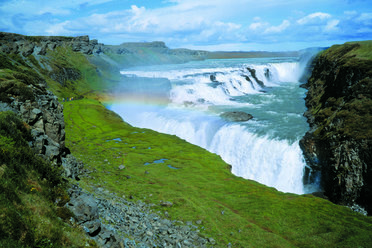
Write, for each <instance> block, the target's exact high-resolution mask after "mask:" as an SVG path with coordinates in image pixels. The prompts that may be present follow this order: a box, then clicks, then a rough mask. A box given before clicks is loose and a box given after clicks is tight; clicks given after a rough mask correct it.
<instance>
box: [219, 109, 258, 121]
mask: <svg viewBox="0 0 372 248" xmlns="http://www.w3.org/2000/svg"><path fill="white" fill-rule="evenodd" d="M220 116H221V117H222V118H223V119H225V120H227V121H232V122H240V121H249V120H250V119H252V118H253V116H252V115H251V114H248V113H245V112H242V111H232V112H224V113H222V114H221V115H220Z"/></svg>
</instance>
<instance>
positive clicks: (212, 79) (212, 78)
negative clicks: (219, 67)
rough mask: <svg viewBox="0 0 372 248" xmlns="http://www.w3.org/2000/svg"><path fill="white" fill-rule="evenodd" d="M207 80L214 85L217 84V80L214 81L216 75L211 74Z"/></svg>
mask: <svg viewBox="0 0 372 248" xmlns="http://www.w3.org/2000/svg"><path fill="white" fill-rule="evenodd" d="M209 79H210V80H211V81H212V82H214V83H216V82H218V81H217V79H216V75H213V74H211V75H210V76H209Z"/></svg>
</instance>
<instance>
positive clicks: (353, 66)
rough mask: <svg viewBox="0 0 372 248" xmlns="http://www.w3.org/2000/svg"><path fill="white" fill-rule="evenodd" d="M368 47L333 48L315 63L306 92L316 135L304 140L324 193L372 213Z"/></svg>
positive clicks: (371, 96)
mask: <svg viewBox="0 0 372 248" xmlns="http://www.w3.org/2000/svg"><path fill="white" fill-rule="evenodd" d="M366 50H368V46H367V42H360V43H346V44H344V45H341V46H332V47H331V48H329V49H328V50H326V51H325V52H323V53H322V54H321V55H320V56H318V57H317V58H316V63H315V66H314V69H313V72H312V76H311V77H310V79H309V81H308V83H307V84H305V87H306V88H307V89H308V92H307V96H306V99H305V100H306V106H307V108H308V110H307V111H306V113H305V116H306V117H307V119H308V122H309V124H310V128H311V130H310V131H309V132H307V133H306V135H305V136H304V137H303V139H302V140H301V141H300V145H301V148H302V149H303V152H304V155H305V158H306V160H307V163H308V164H309V166H310V167H311V170H312V173H311V176H310V177H309V178H308V180H310V181H312V180H315V178H314V177H316V176H317V175H320V177H321V186H322V188H323V190H324V194H325V195H326V196H327V197H328V198H329V199H330V200H331V201H332V202H335V203H338V204H342V205H348V206H353V205H355V204H358V205H360V206H362V207H364V208H365V209H366V210H367V211H368V213H369V214H371V213H372V204H371V202H370V199H372V168H371V167H372V164H371V163H372V60H371V58H368V57H367V56H366V53H365V51H366Z"/></svg>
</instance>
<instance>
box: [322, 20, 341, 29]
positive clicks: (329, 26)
mask: <svg viewBox="0 0 372 248" xmlns="http://www.w3.org/2000/svg"><path fill="white" fill-rule="evenodd" d="M339 23H340V21H339V20H336V19H333V20H330V21H328V22H327V25H326V26H325V28H324V30H325V31H327V32H328V31H336V30H338V27H337V25H338V24H339Z"/></svg>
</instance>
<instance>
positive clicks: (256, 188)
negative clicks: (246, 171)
mask: <svg viewBox="0 0 372 248" xmlns="http://www.w3.org/2000/svg"><path fill="white" fill-rule="evenodd" d="M64 111H65V121H66V135H67V136H66V137H67V146H68V147H70V148H71V150H72V152H73V153H74V154H75V156H77V157H78V158H79V159H81V160H82V161H83V162H84V163H85V165H86V168H88V169H89V170H90V171H91V172H92V173H90V174H89V177H85V178H83V179H82V180H81V181H80V185H81V186H83V187H85V188H86V189H88V190H90V191H94V190H95V189H96V187H101V188H104V189H107V190H109V191H111V192H115V193H117V194H118V195H121V196H123V197H126V198H129V199H130V198H132V199H133V201H137V200H142V201H145V202H147V203H149V204H153V209H154V210H155V211H160V212H161V213H162V214H163V215H164V216H169V218H172V219H177V220H182V221H192V222H193V223H194V224H195V223H196V222H197V221H199V220H201V223H202V224H201V226H202V230H203V231H202V233H201V235H203V236H205V237H213V238H214V239H216V240H217V242H218V243H217V247H225V246H227V244H228V243H231V244H232V246H233V247H296V246H300V247H335V246H337V247H349V246H361V247H368V246H370V245H371V244H372V238H371V236H370V233H371V232H370V228H372V219H371V218H370V217H365V216H362V215H360V214H357V213H354V212H352V211H351V210H349V209H347V208H345V207H341V206H338V205H335V204H332V203H330V202H329V201H326V200H324V199H320V198H316V197H313V196H311V195H295V194H289V193H281V192H278V191H277V190H275V189H273V188H269V187H266V186H264V185H261V184H259V183H256V182H254V181H251V180H245V179H242V178H239V177H236V176H234V175H232V174H231V172H230V166H229V165H228V164H226V163H225V162H223V161H222V160H221V158H220V157H219V156H217V155H215V154H212V153H209V152H208V151H206V150H204V149H202V148H200V147H197V146H195V145H192V144H189V143H186V142H185V141H184V140H181V139H179V138H178V137H176V136H172V135H166V134H160V133H157V132H154V131H152V130H148V129H140V128H135V127H132V126H130V125H128V124H126V123H125V122H123V121H122V120H121V118H120V117H118V116H117V115H116V114H114V113H112V112H111V111H108V110H107V109H106V108H105V107H104V106H103V105H102V104H101V103H100V102H98V101H96V100H92V99H82V100H77V101H72V102H67V103H65V104H64ZM119 138H120V139H119ZM114 139H115V141H113V140H114ZM149 147H151V149H148V148H149ZM160 159H163V160H162V161H164V163H152V164H151V165H145V164H146V162H149V161H150V162H151V161H157V160H160ZM165 159H166V160H165ZM121 165H123V166H121ZM167 165H171V166H173V167H175V168H178V169H177V170H175V169H172V168H169V167H168V166H167ZM120 166H121V169H120V168H119V167H120ZM162 202H172V203H173V204H172V205H171V206H170V205H167V206H165V205H164V204H163V205H162V204H161V203H162ZM199 223H200V222H199Z"/></svg>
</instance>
